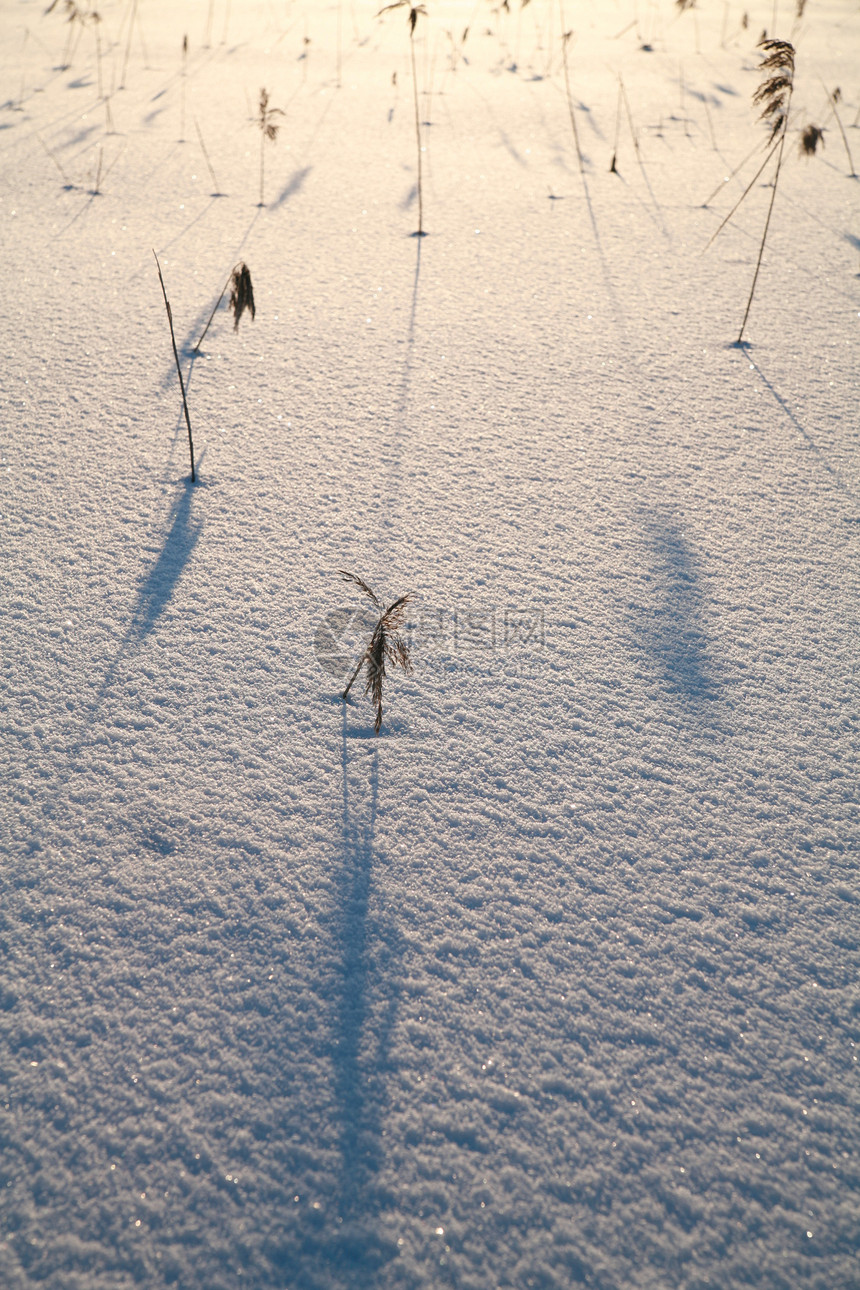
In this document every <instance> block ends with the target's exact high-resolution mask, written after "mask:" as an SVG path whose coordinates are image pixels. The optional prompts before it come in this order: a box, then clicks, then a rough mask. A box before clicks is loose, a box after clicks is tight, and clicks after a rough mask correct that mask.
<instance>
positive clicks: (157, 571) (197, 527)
mask: <svg viewBox="0 0 860 1290" xmlns="http://www.w3.org/2000/svg"><path fill="white" fill-rule="evenodd" d="M194 492H195V485H194V484H192V483H191V480H190V479H188V480H186V481H184V487H183V490H182V493H181V494H180V496H179V498H178V499H177V500H176V501H175V502H174V503H173V505H172V507H171V509H170V513H169V515H168V520H167V523H168V527H167V532H166V534H165V536H164V540H163V542H162V546H161V550H160V551H159V553H158V556H157V557H156V559H155V562H154V563H153V564H152V565H151V566H150V569H149V572H148V573H147V574H146V576H145V578H144V580H143V582H142V583H141V585H140V587H139V588H138V593H137V602H136V604H135V606H134V609H133V610H132V615H131V622H130V623H129V626H128V628H127V630H126V633H125V635H124V637H123V638H122V641H121V642H120V645H119V648H118V649H117V652H116V656H115V657H114V659H113V662H112V663H111V664H110V666H109V668H108V670H107V672H106V673H105V675H104V679H103V680H102V683H101V685H100V686H99V689H98V693H97V695H96V697H95V700H94V702H93V705H92V707H91V709H90V712H89V714H88V716H87V719H86V722H85V724H84V728H83V730H82V731H81V734H80V736H79V737H78V739H77V740H76V742H75V745H74V747H73V749H72V753H73V755H78V754H80V751H81V748H82V745H83V743H84V738H85V735H86V732H87V731H88V730H91V729H92V727H93V726H94V725H95V724H96V721H97V720H98V716H99V712H100V711H101V707H102V704H103V703H104V700H105V696H106V695H107V694H108V692H109V690H110V688H111V686H112V685H113V682H114V679H115V677H116V674H117V671H118V669H119V667H120V665H121V663H122V662H123V660H124V659H125V658H126V657H127V655H128V654H129V652H130V651H131V650H132V649H134V648H135V647H137V646H139V645H141V644H142V643H143V642H144V641H145V640H146V638H147V636H148V635H149V634H150V632H151V631H152V630H153V628H154V627H155V626H156V624H157V622H158V620H159V618H160V617H161V615H162V614H163V613H164V610H165V609H166V608H167V606H168V604H169V603H170V601H171V599H172V597H173V592H174V590H175V588H176V584H177V582H178V581H179V579H180V577H181V576H182V573H183V571H184V570H185V568H186V566H187V564H188V562H189V560H190V559H191V556H192V553H193V551H194V548H195V546H196V545H197V540H198V538H199V537H200V534H201V532H202V529H203V523H202V521H201V520H197V521H192V518H191V505H192V498H193V495H194Z"/></svg>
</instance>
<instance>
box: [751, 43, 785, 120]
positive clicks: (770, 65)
mask: <svg viewBox="0 0 860 1290" xmlns="http://www.w3.org/2000/svg"><path fill="white" fill-rule="evenodd" d="M759 43H760V45H761V48H762V49H763V50H764V51H765V54H764V58H763V59H762V61H761V63H760V64H759V71H760V72H772V73H773V75H772V76H769V77H768V79H767V80H766V81H764V82H763V83H762V84H761V85H760V86H759V87H758V89H757V90H756V92H755V93H754V94H753V103H755V104H756V106H757V107H761V109H762V113H761V116H760V118H759V120H761V121H766V122H767V124H768V126H769V128H770V137H771V142H772V141H773V140H774V139H776V137H777V135H778V134H779V133H780V131H781V130H782V129H783V128H784V126H785V123H786V121H787V120H788V105H789V103H790V102H791V92H792V90H793V88H794V46H793V45H791V44H789V42H788V41H787V40H762V41H760V42H759Z"/></svg>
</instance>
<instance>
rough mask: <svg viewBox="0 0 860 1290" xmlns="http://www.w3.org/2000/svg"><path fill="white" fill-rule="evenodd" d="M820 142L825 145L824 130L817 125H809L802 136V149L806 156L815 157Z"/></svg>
mask: <svg viewBox="0 0 860 1290" xmlns="http://www.w3.org/2000/svg"><path fill="white" fill-rule="evenodd" d="M819 143H820V144H821V146H822V148H823V147H824V131H823V130H821V129H820V128H819V127H818V126H817V125H808V126H806V128H805V129H804V131H803V133H802V134H801V136H800V151H801V153H802V154H803V155H804V156H805V157H814V156H815V152H816V149H817V148H818V145H819Z"/></svg>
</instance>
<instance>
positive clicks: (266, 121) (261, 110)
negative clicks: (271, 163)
mask: <svg viewBox="0 0 860 1290" xmlns="http://www.w3.org/2000/svg"><path fill="white" fill-rule="evenodd" d="M283 115H284V114H283V112H282V111H281V109H280V108H276V107H269V91H268V90H265V89H262V90H260V102H259V104H258V107H257V125H258V126H259V128H260V202H259V204H260V206H265V204H266V203H265V201H264V200H263V182H264V177H265V175H264V166H265V153H266V140H267V139H268V140H269V141H270V143H274V142H275V140H276V139H277V137H278V130H279V129H280V128H281V127H280V126H279V125H276V124H275V121H274V118H275V117H276V116H283Z"/></svg>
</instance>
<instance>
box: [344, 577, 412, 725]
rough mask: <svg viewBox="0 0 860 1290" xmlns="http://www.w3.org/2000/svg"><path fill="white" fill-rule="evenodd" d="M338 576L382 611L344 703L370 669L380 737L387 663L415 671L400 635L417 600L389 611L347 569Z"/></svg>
mask: <svg viewBox="0 0 860 1290" xmlns="http://www.w3.org/2000/svg"><path fill="white" fill-rule="evenodd" d="M338 572H339V573H340V576H341V577H342V578H343V580H344V581H345V582H354V583H355V585H356V586H357V587H360V588H361V590H362V591H363V592H364V594H365V595H366V596H367V597H368V599H369V600H370V601H371V602H372V603H373V605H374V606H375V607H376V609H377V610H380V611H381V613H380V616H379V618H378V619H377V622H376V626H375V627H374V629H373V632H372V634H371V637H370V640H369V642H368V644H367V648H366V649H365V651H364V653H363V654H362V656H361V658H360V659H359V660H358V663H357V665H356V668H355V671H354V672H353V674H352V676H351V677H350V678H349V681H348V682H347V685H346V689H345V690H344V692H343V700H344V702H346V698H347V695H348V694H349V692H350V690H351V689H352V684H353V682H354V680H355V678H356V677H357V676H358V674H359V672H360V671H361V669H362V667H364V666H365V665H366V666H367V676H366V678H365V684H364V693H365V694H369V695H370V697H371V701H372V703H373V705H374V707H375V708H376V719H375V721H374V723H373V728H374V730H375V731H376V733H377V735H378V734H379V729H380V726H381V725H382V684H383V682H384V680H385V677H386V675H387V673H386V671H385V664H386V662H388V663H390V664H392V665H393V666H396V667H401V668H402V669H403V671H404V672H407V673H408V672H411V671H412V659H411V657H410V655H409V646H408V645H407V644H406V642H405V640H404V639H403V637H402V636H401V635H400V628H401V627H402V626H403V624H404V622H405V620H406V609H407V606H408V605H410V604H411V603H412V601H413V599H414V597H413V595H412V594H411V592H407V593H406V595H405V596H401V597H400V599H399V600H395V601H394V602H393V604H390V605H389V606H388V608H387V609H386V608H385V606H384V605H383V604H382V601H381V600H379V598H378V597H377V596H376V595H375V593H374V592H373V591H371V589H370V587H369V586H368V585H367V583H366V582H364V581H363V579H361V578H358V577H356V575H355V574H354V573H347V572H346V570H345V569H339V570H338Z"/></svg>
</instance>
